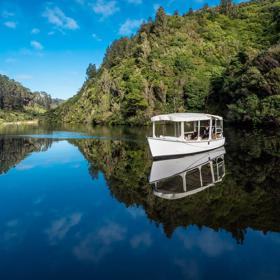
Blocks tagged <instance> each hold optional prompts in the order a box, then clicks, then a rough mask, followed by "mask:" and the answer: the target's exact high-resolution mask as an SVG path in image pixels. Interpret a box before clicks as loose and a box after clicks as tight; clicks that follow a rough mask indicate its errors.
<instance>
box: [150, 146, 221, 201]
mask: <svg viewBox="0 0 280 280" xmlns="http://www.w3.org/2000/svg"><path fill="white" fill-rule="evenodd" d="M225 152H226V151H225V148H224V147H221V148H219V149H216V150H212V151H209V152H205V153H200V154H194V155H190V156H186V157H181V158H174V159H165V160H158V161H154V162H153V165H152V169H151V174H150V184H152V185H153V190H154V191H153V193H154V195H156V196H158V197H160V198H164V199H170V200H172V199H180V198H183V197H186V196H190V195H193V194H196V193H198V192H201V191H203V190H206V189H207V188H209V187H212V186H214V185H215V184H216V183H220V182H221V181H222V179H223V178H224V176H225V161H224V155H225Z"/></svg>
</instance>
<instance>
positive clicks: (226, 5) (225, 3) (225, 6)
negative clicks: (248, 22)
mask: <svg viewBox="0 0 280 280" xmlns="http://www.w3.org/2000/svg"><path fill="white" fill-rule="evenodd" d="M232 6H233V3H232V0H221V2H220V9H221V13H222V14H225V15H230V13H231V9H232Z"/></svg>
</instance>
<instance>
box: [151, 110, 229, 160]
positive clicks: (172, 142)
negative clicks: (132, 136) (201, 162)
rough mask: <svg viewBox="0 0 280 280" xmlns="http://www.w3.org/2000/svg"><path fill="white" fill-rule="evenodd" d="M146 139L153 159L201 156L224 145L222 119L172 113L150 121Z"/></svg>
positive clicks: (202, 115) (213, 116)
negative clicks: (200, 154) (196, 154)
mask: <svg viewBox="0 0 280 280" xmlns="http://www.w3.org/2000/svg"><path fill="white" fill-rule="evenodd" d="M151 121H152V123H153V136H152V137H148V143H149V147H150V151H151V154H152V156H153V157H154V158H157V157H170V156H180V155H188V154H194V153H201V152H205V151H209V150H213V149H216V148H219V147H221V146H223V145H224V144H225V138H224V136H223V118H222V117H220V116H215V115H210V114H202V113H174V114H166V115H158V116H155V117H152V118H151Z"/></svg>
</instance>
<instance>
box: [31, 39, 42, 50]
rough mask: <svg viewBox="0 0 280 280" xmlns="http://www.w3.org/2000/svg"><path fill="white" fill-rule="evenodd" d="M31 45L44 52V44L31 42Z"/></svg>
mask: <svg viewBox="0 0 280 280" xmlns="http://www.w3.org/2000/svg"><path fill="white" fill-rule="evenodd" d="M30 45H31V46H32V47H33V48H34V49H36V50H42V49H43V48H44V47H43V46H42V44H41V43H40V42H38V41H31V42H30Z"/></svg>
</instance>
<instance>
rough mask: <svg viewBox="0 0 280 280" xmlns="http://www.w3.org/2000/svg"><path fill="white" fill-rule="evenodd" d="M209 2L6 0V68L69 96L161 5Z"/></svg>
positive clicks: (1, 19) (2, 67)
mask: <svg viewBox="0 0 280 280" xmlns="http://www.w3.org/2000/svg"><path fill="white" fill-rule="evenodd" d="M205 2H206V1H205V0H191V1H187V0H119V1H116V0H57V1H55V0H54V1H43V0H14V1H11V0H9V1H5V0H0V38H1V44H0V73H1V74H6V75H8V76H9V77H11V78H13V79H16V80H18V81H20V82H21V83H22V84H23V85H24V86H26V87H28V88H30V89H31V90H33V91H35V90H42V91H46V92H48V93H50V94H51V95H52V96H53V97H59V98H64V99H66V98H69V97H71V96H73V95H74V94H75V93H76V92H77V90H78V89H79V88H80V87H81V85H82V83H83V81H84V79H85V71H86V67H87V65H88V64H89V63H95V64H97V65H100V63H101V62H102V59H103V56H104V52H105V50H106V48H107V47H108V45H110V43H111V42H112V41H113V40H114V39H117V38H119V37H121V36H130V35H131V34H133V33H134V32H135V31H136V30H137V28H138V27H139V25H140V24H141V22H142V21H143V20H145V19H148V18H149V17H150V16H151V17H154V15H155V10H156V9H157V8H158V7H159V6H163V7H164V8H165V10H166V12H167V13H173V12H174V11H175V10H178V11H179V12H180V13H185V12H186V11H188V9H189V8H190V7H192V8H193V9H197V8H200V7H201V6H203V4H204V3H205ZM207 3H208V4H209V5H210V6H213V5H216V4H218V3H219V0H211V1H207Z"/></svg>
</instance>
